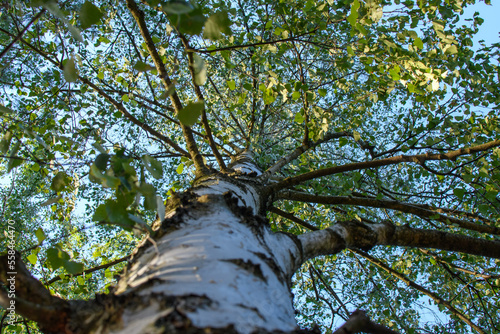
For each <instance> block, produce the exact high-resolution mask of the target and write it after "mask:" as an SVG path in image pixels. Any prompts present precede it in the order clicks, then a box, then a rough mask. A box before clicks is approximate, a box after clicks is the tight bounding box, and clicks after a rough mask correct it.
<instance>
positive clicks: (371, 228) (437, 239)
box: [298, 220, 500, 261]
mask: <svg viewBox="0 0 500 334" xmlns="http://www.w3.org/2000/svg"><path fill="white" fill-rule="evenodd" d="M298 238H299V240H300V241H301V243H302V251H303V254H304V258H303V261H306V260H307V259H310V258H313V257H316V256H319V255H331V254H337V253H339V252H340V251H342V250H344V249H346V248H359V249H362V250H370V249H372V248H373V247H375V246H382V245H385V246H401V247H412V248H415V247H420V248H434V249H439V250H444V251H451V252H459V253H466V254H472V255H478V256H485V257H490V258H497V259H500V241H496V240H485V239H480V238H473V237H469V236H465V235H460V234H455V233H449V232H442V231H436V230H424V229H418V228H411V227H408V226H396V225H393V224H391V223H389V222H388V221H384V222H382V223H377V224H364V223H361V222H359V221H355V220H351V221H340V222H337V223H336V224H335V225H333V226H331V227H328V228H326V229H324V230H319V231H312V232H308V233H304V234H301V235H299V237H298Z"/></svg>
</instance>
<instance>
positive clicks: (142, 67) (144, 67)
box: [133, 60, 155, 72]
mask: <svg viewBox="0 0 500 334" xmlns="http://www.w3.org/2000/svg"><path fill="white" fill-rule="evenodd" d="M133 68H134V70H136V71H139V72H146V71H151V70H154V69H155V67H154V66H151V65H149V64H146V63H145V62H142V61H140V60H139V61H138V62H137V63H135V65H134V67H133Z"/></svg>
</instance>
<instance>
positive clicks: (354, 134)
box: [352, 131, 361, 141]
mask: <svg viewBox="0 0 500 334" xmlns="http://www.w3.org/2000/svg"><path fill="white" fill-rule="evenodd" d="M352 136H353V137H354V140H355V141H359V140H360V139H361V135H360V134H359V132H358V131H353V132H352Z"/></svg>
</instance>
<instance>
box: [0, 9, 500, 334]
mask: <svg viewBox="0 0 500 334" xmlns="http://www.w3.org/2000/svg"><path fill="white" fill-rule="evenodd" d="M472 4H473V1H471V0H466V1H459V0H449V1H445V2H442V1H410V0H408V1H399V0H394V1H384V0H366V1H359V0H343V1H332V0H322V1H312V0H308V1H298V0H287V1H281V0H280V1H276V0H254V1H240V0H237V1H231V2H229V1H223V0H209V1H199V2H196V1H190V2H184V1H161V0H145V1H143V3H137V4H135V3H134V2H133V1H130V0H129V1H127V6H125V5H124V4H123V3H122V2H118V1H111V0H94V1H88V0H87V1H66V2H60V3H56V2H55V1H53V0H33V1H21V0H17V1H11V2H5V3H4V4H2V8H1V9H0V15H1V16H0V44H1V48H2V49H3V51H2V54H1V58H0V85H1V87H2V93H0V94H1V95H0V120H1V121H0V127H1V129H2V131H1V133H2V139H1V140H2V141H1V143H0V155H1V159H2V162H3V166H2V168H3V169H2V170H1V175H2V176H3V179H4V180H5V182H4V183H2V188H1V189H0V191H1V200H2V201H3V209H2V219H1V221H3V222H7V221H10V220H13V221H15V224H16V225H15V226H16V238H17V239H16V242H17V246H18V249H19V250H20V251H21V252H22V255H23V257H24V259H25V260H26V261H25V262H27V263H29V264H30V266H31V268H30V270H32V271H33V272H34V273H35V274H36V275H38V276H37V277H41V278H42V281H44V282H48V281H49V280H50V279H51V278H55V277H58V275H59V277H60V278H61V279H57V280H54V281H53V283H51V284H50V289H51V290H52V291H53V292H54V293H58V294H60V295H62V296H65V297H68V298H90V297H92V296H93V294H94V293H95V292H99V291H105V289H106V288H107V286H109V284H110V283H111V282H112V281H113V272H117V271H118V270H119V267H112V268H113V269H110V268H103V269H101V270H100V271H97V270H96V271H95V272H90V273H87V274H85V276H83V275H74V276H71V275H73V274H78V273H81V272H82V271H83V269H84V268H87V269H89V268H93V267H95V266H97V265H99V264H106V263H110V262H112V260H114V259H117V258H121V257H123V256H125V255H127V254H128V253H130V250H131V249H132V248H133V246H134V245H135V243H136V242H137V240H138V239H139V238H140V236H141V234H142V233H144V232H145V231H147V230H149V228H150V227H149V224H148V223H147V222H151V221H152V220H153V219H154V217H155V215H159V216H161V215H162V213H164V210H165V208H164V207H163V201H164V200H165V199H167V198H168V197H169V196H170V195H171V194H172V193H173V192H176V191H181V190H184V189H187V188H188V187H189V184H190V183H191V181H192V180H193V179H194V178H195V177H196V176H198V173H199V172H200V170H201V166H203V165H206V166H209V167H208V168H215V167H218V168H219V169H221V170H224V169H225V167H226V166H224V161H225V162H226V163H227V162H228V161H229V158H230V156H233V155H235V154H236V153H238V152H239V149H243V148H252V150H253V151H254V153H255V156H256V159H257V162H258V163H259V165H260V166H261V167H262V168H263V169H267V168H269V167H271V166H273V165H274V164H275V163H276V162H277V161H278V160H279V159H281V158H282V157H284V156H287V155H289V154H290V152H292V151H293V150H295V149H296V148H297V147H301V145H302V146H303V147H306V146H307V147H306V148H309V147H311V148H312V149H309V150H305V151H304V152H303V153H302V154H300V155H299V156H297V157H296V159H295V160H293V161H291V162H290V163H289V164H287V165H286V166H284V167H283V168H281V169H280V170H279V171H277V173H275V175H274V176H273V177H274V179H275V180H276V182H280V181H282V180H284V179H286V178H292V179H293V177H294V176H297V175H303V174H305V173H310V172H315V171H318V170H321V169H326V168H333V167H335V166H343V165H347V164H352V163H361V162H365V161H375V160H380V159H385V158H391V157H398V156H401V155H406V156H414V155H419V154H426V153H428V154H446V153H447V152H452V151H457V150H460V149H463V148H470V147H477V146H480V145H483V144H484V145H486V144H488V143H492V142H494V141H495V140H498V138H499V130H500V128H499V119H498V109H499V105H500V93H499V92H500V91H499V76H500V71H499V68H498V52H499V47H500V44H499V43H497V44H494V45H492V46H477V45H473V42H472V39H473V36H474V34H475V33H477V31H478V28H479V26H480V24H481V23H482V21H483V20H482V19H481V17H480V14H479V13H476V14H475V15H474V17H473V18H472V19H471V20H469V21H464V20H462V19H461V18H460V14H461V13H462V12H463V8H464V7H465V6H467V5H472ZM140 22H143V25H142V26H141V25H140V24H138V23H140ZM24 28H26V30H25V31H24V30H23V29H24ZM16 37H17V42H16V43H14V44H12V45H11V44H10V43H11V42H12V41H13V40H15V39H16ZM331 134H339V135H336V136H331ZM329 136H331V137H329ZM325 138H327V139H325ZM314 143H317V144H318V145H316V144H314ZM319 143H321V145H320V144H319ZM498 146H499V145H497V144H495V145H492V146H491V147H488V148H487V149H484V150H479V151H475V152H472V153H471V154H466V152H465V151H464V153H463V154H462V153H461V154H460V155H458V156H456V157H454V158H453V159H445V158H441V159H430V160H426V159H420V160H419V161H400V162H398V163H394V164H387V165H383V166H370V165H366V166H360V167H359V168H353V169H351V170H347V171H343V172H341V173H331V174H330V175H327V176H326V177H319V176H318V175H315V174H311V177H310V178H309V179H307V180H305V181H301V182H297V184H294V185H293V187H294V188H293V189H295V190H300V191H303V192H307V193H309V194H314V195H325V196H351V197H356V198H360V199H368V198H369V199H376V200H386V201H392V202H394V203H396V202H397V203H403V204H404V203H406V204H408V207H410V206H413V207H418V208H419V209H421V210H424V209H422V208H424V206H425V208H427V209H425V210H427V211H426V212H431V214H424V213H422V212H423V211H422V212H414V211H412V212H410V211H409V209H408V210H406V211H405V210H402V209H394V208H393V207H389V206H386V207H384V206H379V207H373V206H370V205H368V204H366V205H364V204H363V203H362V200H360V203H358V205H345V203H344V204H342V203H340V204H339V205H326V204H321V203H312V202H309V203H307V202H306V203H303V202H300V201H292V200H286V199H283V200H280V201H277V202H275V203H274V205H275V206H276V207H277V208H279V209H281V210H284V211H285V212H288V213H293V214H294V216H295V217H296V218H299V220H302V221H305V222H307V223H309V224H310V225H311V226H313V227H314V228H325V227H327V226H330V225H332V224H333V223H334V222H335V221H338V220H342V219H351V218H354V219H358V220H365V221H366V220H368V221H375V222H379V221H381V220H389V221H391V222H393V223H395V224H397V225H404V224H408V225H410V226H412V227H419V228H430V229H436V230H443V231H451V232H455V233H459V234H464V235H470V236H475V237H483V238H487V239H494V238H496V239H498V235H496V236H493V235H492V234H485V233H482V232H478V231H474V230H470V229H465V228H463V227H461V226H458V225H459V224H458V225H457V223H456V222H455V221H451V220H450V219H451V217H453V218H455V220H470V221H472V222H474V223H477V224H484V225H488V226H493V227H497V228H498V227H500V220H499V219H500V203H499V199H500V197H499V195H498V193H499V190H500V182H499V181H500V172H499V166H500V148H498ZM219 152H220V153H219ZM461 152H462V151H461ZM198 153H199V154H198ZM9 173H10V174H9ZM384 203H385V202H384ZM274 212H275V211H274ZM269 218H270V219H271V222H272V227H273V228H274V229H276V230H281V231H286V232H290V233H294V234H300V233H304V232H306V231H307V230H308V229H307V228H306V227H304V226H303V225H300V224H298V223H297V220H295V221H293V220H290V219H288V218H287V219H285V218H284V217H282V216H280V215H278V214H276V213H270V214H269ZM2 228H5V227H4V226H2ZM2 251H3V249H2ZM405 280H409V281H411V282H412V283H414V284H415V285H416V286H413V285H411V284H409V283H408V281H405ZM408 285H411V287H412V288H413V289H408ZM499 289H500V272H498V260H496V261H493V260H491V259H488V258H480V257H477V256H472V255H466V254H454V253H448V252H443V251H439V250H435V251H434V250H432V251H431V250H419V249H407V250H402V249H399V248H389V247H387V248H378V249H376V251H373V252H371V253H370V254H366V253H364V252H362V251H359V252H358V251H356V250H352V251H350V250H348V251H345V252H344V253H342V254H338V255H336V256H332V257H323V258H318V259H314V260H311V261H310V262H308V263H307V264H306V265H304V266H303V268H302V269H301V271H300V272H298V273H297V274H296V277H295V288H294V291H295V294H296V306H297V308H298V310H299V311H300V314H299V315H298V320H299V322H300V323H301V324H303V325H311V324H313V323H319V324H320V326H321V327H322V328H323V329H324V331H325V332H329V331H331V329H334V328H336V327H338V326H339V325H341V324H342V322H343V321H342V319H346V317H347V316H348V312H351V311H353V310H354V309H356V308H365V309H369V310H370V312H371V313H370V315H371V316H372V317H373V318H374V319H376V320H377V321H378V322H380V323H383V324H385V325H387V326H389V327H392V328H395V329H397V330H399V331H401V332H404V333H417V332H425V331H427V332H432V333H450V332H456V333H468V332H469V331H470V327H469V326H468V325H470V324H467V321H464V320H463V319H459V317H458V316H457V313H456V312H455V311H454V310H458V311H459V312H461V313H464V314H465V315H466V317H467V319H468V320H469V321H470V322H471V323H474V324H476V325H477V326H479V327H481V328H483V329H484V331H485V332H488V333H497V332H500V323H499V321H498V317H497V316H496V314H498V312H499V307H500V300H499V298H500V290H499ZM426 292H429V293H426ZM439 300H444V301H447V302H449V304H450V305H451V308H450V307H446V306H443V305H444V304H443V303H441V302H438V301H439ZM436 305H437V306H436ZM437 310H439V312H438V311H437ZM426 312H432V313H435V312H437V313H438V318H437V320H436V319H434V318H432V317H430V316H425V314H426ZM19 326H20V325H19ZM11 330H14V329H12V328H11ZM16 330H19V327H18V328H17V329H16Z"/></svg>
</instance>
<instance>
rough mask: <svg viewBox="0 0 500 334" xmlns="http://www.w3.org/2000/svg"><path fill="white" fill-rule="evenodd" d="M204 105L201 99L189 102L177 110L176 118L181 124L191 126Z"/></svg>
mask: <svg viewBox="0 0 500 334" xmlns="http://www.w3.org/2000/svg"><path fill="white" fill-rule="evenodd" d="M204 107H205V103H204V102H203V101H198V102H189V103H188V105H187V106H186V107H184V108H183V109H182V110H180V111H179V114H178V115H177V118H179V121H180V122H181V123H182V124H183V125H185V126H193V125H194V124H195V123H196V122H197V121H198V118H199V117H200V115H201V111H202V110H203V108H204Z"/></svg>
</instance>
